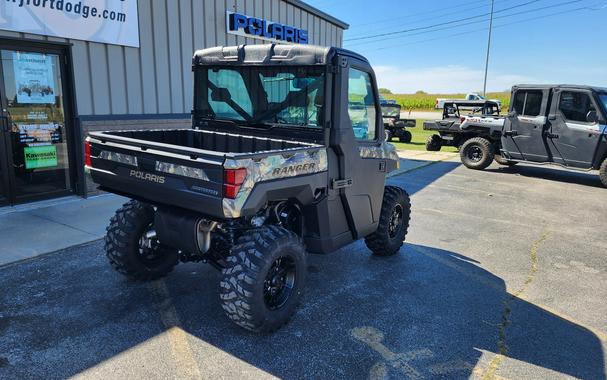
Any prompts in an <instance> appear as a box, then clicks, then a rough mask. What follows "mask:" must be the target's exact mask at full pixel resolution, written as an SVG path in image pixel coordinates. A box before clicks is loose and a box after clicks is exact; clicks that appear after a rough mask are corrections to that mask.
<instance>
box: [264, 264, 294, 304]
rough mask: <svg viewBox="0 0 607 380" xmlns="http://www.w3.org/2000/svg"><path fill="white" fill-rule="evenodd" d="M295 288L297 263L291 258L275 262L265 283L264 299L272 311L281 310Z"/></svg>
mask: <svg viewBox="0 0 607 380" xmlns="http://www.w3.org/2000/svg"><path fill="white" fill-rule="evenodd" d="M294 288H295V261H294V260H293V258H291V257H289V256H282V257H279V258H278V259H276V260H274V262H273V263H272V266H271V267H270V270H269V271H268V274H267V275H266V279H265V280H264V283H263V298H264V301H265V303H266V306H267V307H268V309H270V310H276V309H280V308H281V307H282V306H284V304H285V303H287V301H288V300H289V297H291V294H292V293H293V289H294Z"/></svg>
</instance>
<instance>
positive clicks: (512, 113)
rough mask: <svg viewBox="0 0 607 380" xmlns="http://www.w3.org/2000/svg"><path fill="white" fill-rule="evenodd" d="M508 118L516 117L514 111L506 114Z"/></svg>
mask: <svg viewBox="0 0 607 380" xmlns="http://www.w3.org/2000/svg"><path fill="white" fill-rule="evenodd" d="M508 117H516V111H510V112H508Z"/></svg>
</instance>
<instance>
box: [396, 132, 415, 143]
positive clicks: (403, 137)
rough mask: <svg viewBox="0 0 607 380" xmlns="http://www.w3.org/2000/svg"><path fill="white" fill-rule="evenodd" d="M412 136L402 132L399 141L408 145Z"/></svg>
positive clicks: (409, 133)
mask: <svg viewBox="0 0 607 380" xmlns="http://www.w3.org/2000/svg"><path fill="white" fill-rule="evenodd" d="M412 137H413V136H412V135H411V132H409V131H403V134H402V135H401V136H400V137H399V141H400V142H402V143H405V144H408V143H410V142H411V138H412Z"/></svg>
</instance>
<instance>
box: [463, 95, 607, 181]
mask: <svg viewBox="0 0 607 380" xmlns="http://www.w3.org/2000/svg"><path fill="white" fill-rule="evenodd" d="M511 99H512V100H511V104H510V112H509V113H508V116H507V117H506V118H505V120H504V122H503V123H486V124H485V125H477V126H476V127H475V129H474V137H473V138H470V139H468V140H466V142H465V143H464V144H463V145H462V146H461V148H460V156H461V160H462V163H463V164H464V165H465V166H466V167H468V168H471V169H479V170H482V169H485V168H486V167H487V166H489V165H490V164H491V161H492V160H493V159H494V156H495V158H496V161H498V162H499V163H500V164H502V165H515V164H516V163H518V162H528V163H534V164H549V163H551V164H557V165H561V166H565V167H569V168H573V169H581V170H599V177H600V180H601V182H602V183H603V185H604V186H605V187H607V88H598V87H590V86H572V85H556V86H553V85H520V86H514V87H513V88H512V98H511ZM498 157H499V159H498Z"/></svg>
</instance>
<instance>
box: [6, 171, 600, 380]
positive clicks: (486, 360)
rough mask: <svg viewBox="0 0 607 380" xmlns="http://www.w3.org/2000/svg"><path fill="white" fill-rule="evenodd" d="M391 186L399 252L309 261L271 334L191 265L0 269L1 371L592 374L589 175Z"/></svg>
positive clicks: (442, 176)
mask: <svg viewBox="0 0 607 380" xmlns="http://www.w3.org/2000/svg"><path fill="white" fill-rule="evenodd" d="M389 181H390V182H391V183H394V184H397V185H399V186H402V187H404V188H405V189H407V190H408V191H409V193H410V194H411V195H412V207H413V212H412V217H411V228H410V230H409V235H408V236H407V241H406V244H405V245H404V246H403V248H402V249H401V252H400V254H399V255H396V256H394V257H389V258H375V257H371V255H370V254H369V252H368V250H367V249H366V247H365V245H364V244H363V243H362V242H357V243H354V244H351V245H349V246H347V247H345V248H343V249H341V250H340V251H338V252H337V253H334V254H331V255H326V256H316V255H313V256H311V257H310V258H309V268H308V272H309V273H308V281H307V288H306V293H305V296H304V299H303V302H302V305H301V306H300V308H299V310H298V312H297V313H296V315H295V317H294V318H293V319H292V321H291V322H290V323H289V324H288V325H287V326H285V327H284V328H283V329H281V330H279V331H278V332H277V333H275V334H273V335H262V336H259V335H254V334H250V333H247V332H245V331H244V330H241V329H239V328H238V327H236V326H235V325H233V324H232V323H230V322H229V321H228V320H227V319H226V318H225V317H224V315H223V312H222V310H221V307H220V305H219V299H218V277H219V276H218V274H217V272H216V271H215V270H214V269H213V268H211V267H210V266H205V265H203V264H184V265H181V266H178V267H177V269H176V270H175V272H173V273H171V275H170V276H169V277H168V278H166V279H165V280H161V281H156V282H153V283H149V284H141V283H133V282H128V281H126V280H125V279H124V278H123V277H121V276H120V275H118V274H117V273H115V272H113V270H112V269H111V268H110V266H109V265H108V264H107V262H106V259H105V257H104V254H103V251H102V244H101V242H94V243H91V244H88V245H84V246H79V247H75V248H71V249H68V250H66V251H62V252H58V253H54V254H50V255H46V256H43V257H39V258H36V259H32V260H29V261H26V262H21V263H17V264H13V265H9V266H5V267H2V268H0V289H2V292H1V293H0V378H65V377H68V376H76V377H82V378H100V379H101V378H103V379H106V378H141V379H143V378H146V379H147V378H222V377H223V378H254V379H258V378H263V377H266V376H267V377H271V376H275V377H280V378H347V379H359V378H372V379H381V378H412V379H421V378H468V377H473V378H498V379H499V378H509V379H515V378H561V377H563V378H566V377H576V378H585V379H604V378H605V373H606V365H605V352H604V350H605V345H606V344H607V328H606V327H605V326H607V302H605V299H607V263H606V260H605V252H606V249H607V234H606V233H605V232H606V231H607V229H606V226H607V223H606V221H605V215H606V214H607V202H605V200H606V199H607V190H605V189H604V188H602V187H601V186H600V182H599V180H598V179H597V177H596V176H595V175H594V174H589V173H588V174H587V173H574V172H570V171H565V170H560V169H553V168H537V167H530V166H524V165H521V166H517V167H514V168H502V167H498V166H497V165H493V166H491V167H490V168H489V169H488V170H486V171H483V172H477V171H472V170H468V169H465V168H464V167H463V166H461V165H460V164H459V161H458V160H457V159H453V160H447V161H443V162H437V163H434V164H430V165H427V166H424V167H422V168H419V169H417V170H413V171H410V172H408V173H406V174H403V175H400V176H396V177H393V178H391V179H390V180H389Z"/></svg>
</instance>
